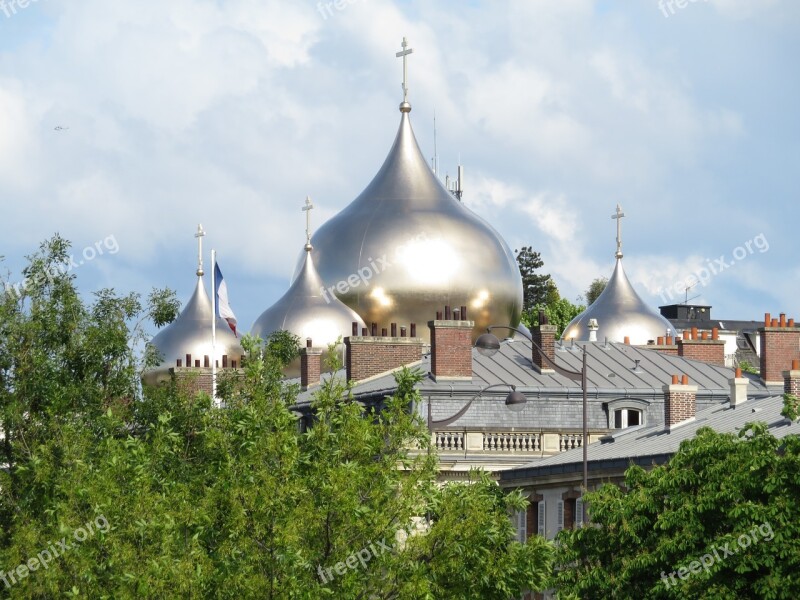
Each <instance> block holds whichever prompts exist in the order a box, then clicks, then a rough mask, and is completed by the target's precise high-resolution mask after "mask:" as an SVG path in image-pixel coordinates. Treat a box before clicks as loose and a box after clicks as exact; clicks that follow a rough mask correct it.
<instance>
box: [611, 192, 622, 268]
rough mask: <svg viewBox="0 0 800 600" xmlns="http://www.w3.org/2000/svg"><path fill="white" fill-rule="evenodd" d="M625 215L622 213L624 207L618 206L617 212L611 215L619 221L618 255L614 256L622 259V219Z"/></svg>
mask: <svg viewBox="0 0 800 600" xmlns="http://www.w3.org/2000/svg"><path fill="white" fill-rule="evenodd" d="M624 216H625V213H624V212H622V207H621V206H620V205H619V204H617V212H615V213H614V214H613V215H611V218H612V219H616V221H617V253H616V254H615V255H614V256H616V257H617V258H622V217H624Z"/></svg>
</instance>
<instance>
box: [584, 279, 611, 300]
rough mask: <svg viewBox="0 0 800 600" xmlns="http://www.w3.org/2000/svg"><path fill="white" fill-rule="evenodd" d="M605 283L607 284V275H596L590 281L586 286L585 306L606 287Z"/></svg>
mask: <svg viewBox="0 0 800 600" xmlns="http://www.w3.org/2000/svg"><path fill="white" fill-rule="evenodd" d="M606 285H608V277H598V278H596V279H594V280H592V283H590V284H589V287H588V288H586V305H587V306H591V305H592V304H593V303H594V301H595V300H597V299H598V298H599V297H600V294H602V293H603V290H605V289H606Z"/></svg>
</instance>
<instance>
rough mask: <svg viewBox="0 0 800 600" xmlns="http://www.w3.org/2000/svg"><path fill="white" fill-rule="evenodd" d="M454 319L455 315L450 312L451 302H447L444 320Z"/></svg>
mask: <svg viewBox="0 0 800 600" xmlns="http://www.w3.org/2000/svg"><path fill="white" fill-rule="evenodd" d="M452 319H453V315H452V314H451V312H450V305H449V304H445V305H444V320H445V321H451V320H452Z"/></svg>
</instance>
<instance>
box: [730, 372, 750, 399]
mask: <svg viewBox="0 0 800 600" xmlns="http://www.w3.org/2000/svg"><path fill="white" fill-rule="evenodd" d="M749 381H750V380H749V379H747V377H742V370H741V369H740V368H738V367H737V368H736V374H735V375H734V377H733V379H731V380H730V384H731V408H736V407H737V406H739V405H740V404H743V403H744V402H746V401H747V384H748V383H749Z"/></svg>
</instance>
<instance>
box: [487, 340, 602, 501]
mask: <svg viewBox="0 0 800 600" xmlns="http://www.w3.org/2000/svg"><path fill="white" fill-rule="evenodd" d="M492 329H509V330H511V331H515V332H517V333H518V334H520V335H522V336H524V337H525V338H527V339H528V341H530V343H531V344H533V347H534V348H535V349H536V351H537V352H538V353H539V356H541V357H542V360H544V362H546V363H547V364H548V365H550V367H552V369H553V370H554V371H555V372H556V373H558V374H559V375H563V376H564V377H566V378H567V379H571V380H572V381H580V382H581V391H582V392H583V443H582V446H583V489H584V491H586V490H588V489H589V454H588V450H587V446H588V445H589V424H588V420H589V419H588V417H589V409H588V402H587V400H586V346H585V345H584V346H583V365H582V367H581V370H580V371H570V370H569V369H565V368H564V367H560V366H558V365H557V364H556V363H555V361H553V360H552V359H551V358H550V357H549V356H547V354H545V352H544V350H542V349H541V348H540V347H539V344H537V343H536V342H534V341H533V338H532V337H531V336H530V335H528V334H527V333H525V332H524V331H521V330H519V329H516V328H514V327H507V326H505V325H492V326H491V327H488V328H487V329H486V333H484V334H483V335H481V336H480V337H478V339H477V340H476V341H475V348H476V349H477V350H478V352H480V353H481V354H483V355H484V356H492V355H494V353H495V352H497V351H498V350H500V340H499V339H498V338H497V336H496V335H494V334H493V333H492Z"/></svg>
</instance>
